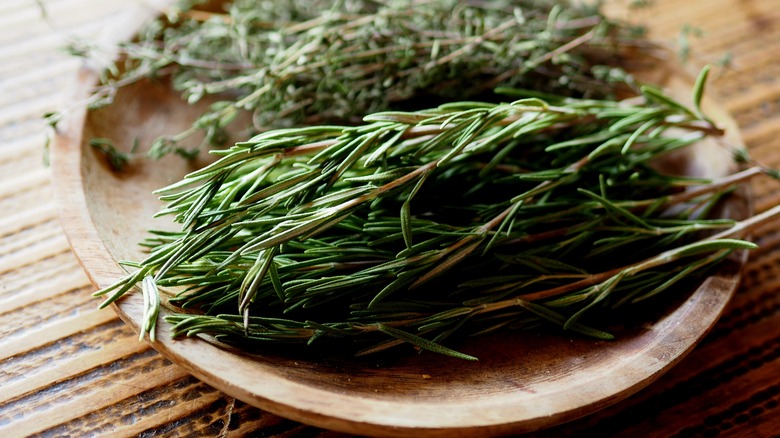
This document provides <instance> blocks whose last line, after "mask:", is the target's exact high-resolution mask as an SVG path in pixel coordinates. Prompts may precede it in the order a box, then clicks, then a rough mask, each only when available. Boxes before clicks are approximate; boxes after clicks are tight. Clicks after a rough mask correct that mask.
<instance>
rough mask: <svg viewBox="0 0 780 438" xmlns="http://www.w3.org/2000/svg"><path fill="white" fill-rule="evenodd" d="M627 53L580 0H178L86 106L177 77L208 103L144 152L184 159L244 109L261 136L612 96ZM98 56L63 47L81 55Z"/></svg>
mask: <svg viewBox="0 0 780 438" xmlns="http://www.w3.org/2000/svg"><path fill="white" fill-rule="evenodd" d="M192 3H197V2H192ZM633 44H634V40H633V36H632V35H631V33H630V31H629V29H627V28H624V27H622V26H620V25H618V24H616V23H612V22H611V21H609V20H607V19H606V18H605V17H604V16H603V15H602V14H601V12H600V11H599V10H598V8H597V7H595V6H588V5H586V4H585V2H573V3H568V2H563V1H552V0H535V1H528V0H526V1H520V2H516V1H508V0H500V1H491V2H482V1H466V2H463V1H457V0H445V1H428V0H412V1H407V0H403V1H402V0H384V1H368V0H366V1H360V0H358V1H349V2H341V1H334V0H315V1H311V0H273V1H267V2H263V3H262V4H260V3H258V2H256V1H254V0H237V1H233V2H231V3H230V4H229V6H228V7H227V11H224V12H206V11H202V10H197V9H192V8H190V7H189V5H187V4H184V5H183V6H180V7H179V8H176V9H174V10H171V11H170V13H169V14H167V16H165V17H163V18H161V19H159V20H157V21H155V22H153V23H152V24H151V25H149V26H147V27H146V29H145V30H144V31H143V32H142V33H141V34H140V35H139V37H138V39H137V41H135V42H133V43H129V44H125V45H123V46H122V47H121V48H120V49H119V51H120V53H121V54H122V58H121V59H122V61H121V62H120V63H118V64H116V65H112V66H110V68H108V69H107V70H106V72H105V74H104V75H103V78H102V82H103V86H102V87H101V88H100V89H98V91H97V92H96V94H95V96H94V97H93V101H92V103H91V104H92V105H93V106H96V105H101V104H106V103H110V102H111V100H112V97H113V95H114V93H116V91H117V89H119V88H121V87H122V86H124V85H127V84H129V83H132V82H135V81H138V80H141V79H151V80H160V78H171V81H172V85H173V87H174V88H176V89H177V90H180V91H181V93H182V97H183V98H184V99H185V100H186V101H187V102H189V103H195V102H197V101H200V100H202V99H204V98H205V97H207V96H213V97H214V98H215V99H218V101H217V102H215V103H213V104H212V105H211V107H210V109H209V110H208V111H207V112H206V113H204V114H203V115H202V116H201V117H199V118H198V120H196V121H195V122H194V124H193V125H192V127H191V128H190V129H187V130H185V131H184V132H179V133H171V134H170V135H168V136H165V137H162V138H160V139H158V140H157V141H156V142H155V143H154V145H153V147H152V148H151V150H150V154H151V155H152V156H155V157H159V156H162V155H165V154H167V153H169V152H176V153H179V154H181V155H183V156H186V157H190V156H192V155H194V154H195V153H196V152H197V149H198V147H197V145H196V146H195V147H194V148H193V145H192V144H191V143H190V142H187V141H185V140H186V139H188V138H189V137H190V136H192V135H193V134H194V133H196V132H203V133H205V139H206V140H205V141H206V142H207V143H209V144H210V145H212V146H213V145H220V144H222V143H223V142H224V141H225V139H226V138H227V137H226V135H225V130H226V128H227V127H228V126H230V125H231V124H232V123H233V122H234V120H235V119H236V118H237V117H238V115H239V114H240V113H247V112H248V113H251V114H252V121H253V126H252V127H250V131H254V132H261V131H263V130H267V129H268V128H280V127H282V128H283V127H292V126H299V125H300V124H302V123H304V124H311V123H318V124H319V123H333V122H337V123H342V124H344V123H347V124H351V123H359V121H360V117H362V116H363V115H365V114H368V113H373V112H377V111H383V110H387V109H401V108H410V107H412V106H415V105H416V106H418V107H419V106H420V105H421V102H430V101H434V102H437V101H438V102H442V101H450V100H464V99H469V98H472V97H475V96H483V97H484V96H485V95H489V94H490V92H491V91H492V89H493V88H495V87H496V86H510V87H522V88H527V89H535V90H547V91H548V92H554V93H555V94H563V95H573V96H584V97H604V96H606V95H608V94H610V93H612V92H613V91H614V86H613V85H612V84H610V83H609V79H610V78H613V77H619V78H620V80H624V79H625V78H626V76H625V74H616V72H615V71H616V70H619V68H618V65H619V62H620V59H621V56H620V53H621V49H623V48H625V47H626V46H630V45H633ZM98 50H101V48H99V47H93V46H91V45H90V43H89V42H84V41H82V42H79V43H75V44H74V45H73V46H72V47H71V52H72V53H73V54H74V55H78V56H90V55H91V54H93V53H94V52H95V51H98ZM422 106H423V107H428V106H431V104H430V103H425V104H423V105H422ZM241 128H243V127H241Z"/></svg>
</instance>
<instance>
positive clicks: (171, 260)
mask: <svg viewBox="0 0 780 438" xmlns="http://www.w3.org/2000/svg"><path fill="white" fill-rule="evenodd" d="M704 75H706V71H705V72H704ZM704 75H703V76H704ZM703 87H704V80H703V78H702V80H700V81H697V85H696V87H695V89H694V92H693V107H692V108H693V109H691V108H689V107H688V106H686V105H683V104H681V103H679V102H677V101H676V100H674V99H672V98H670V97H669V96H667V95H665V94H664V93H662V92H661V91H660V90H658V89H656V88H653V87H649V86H645V87H642V88H641V90H642V95H641V96H639V97H635V98H632V99H627V100H623V101H613V100H599V99H587V98H570V97H553V96H546V97H545V98H544V99H543V98H540V97H526V98H520V99H518V100H515V101H513V102H511V103H498V104H495V103H484V102H453V103H448V104H444V105H441V106H438V107H436V108H431V109H426V110H421V111H412V112H400V111H392V112H379V113H375V114H372V115H369V116H367V117H365V118H364V123H363V124H360V125H357V126H338V125H322V126H312V127H304V128H291V129H279V130H272V131H267V132H264V133H261V134H258V135H256V136H255V137H253V138H252V139H250V140H248V141H245V142H240V143H237V144H236V145H234V146H233V147H231V148H229V149H226V150H220V151H215V152H214V153H215V154H217V155H219V156H220V159H219V160H217V161H216V162H215V163H213V164H211V165H209V166H207V167H204V168H202V169H200V170H197V171H195V172H193V173H191V174H189V175H187V176H186V177H185V178H184V179H183V180H182V181H180V182H178V183H176V184H173V185H171V186H169V187H167V188H164V189H161V190H160V191H159V192H158V194H160V196H161V199H163V200H164V201H166V202H167V203H168V204H167V207H166V208H165V209H163V210H162V211H161V212H160V215H168V216H171V217H172V218H173V220H174V221H176V222H178V223H179V224H180V225H181V231H178V232H156V233H155V234H154V235H153V236H152V237H150V239H149V240H148V241H147V242H146V245H147V246H148V247H149V250H150V252H149V256H148V257H147V258H146V259H145V260H143V261H141V262H139V263H135V262H127V265H128V266H129V267H132V268H134V269H135V270H134V271H133V272H132V273H130V274H129V275H128V276H127V277H126V278H124V279H122V280H121V281H119V282H117V283H116V284H115V285H113V286H111V287H108V288H106V289H104V290H101V291H99V292H98V295H105V296H106V297H107V298H106V300H105V302H104V305H107V304H109V303H111V302H114V301H115V300H117V299H119V298H120V297H121V296H123V295H124V294H125V293H127V292H128V291H129V290H130V289H131V288H132V287H133V286H134V285H135V284H136V283H139V282H143V284H144V295H145V296H146V295H147V294H151V293H153V292H154V291H158V292H159V293H165V294H170V296H168V303H167V304H166V305H168V306H171V308H172V309H176V308H178V309H180V310H179V311H174V313H172V314H170V315H168V316H166V321H167V322H168V323H171V324H173V332H174V334H175V335H177V336H185V335H186V336H193V335H202V334H206V335H209V336H212V337H213V338H214V339H216V340H218V341H219V342H222V343H227V344H233V345H241V346H243V347H248V346H251V345H255V344H258V345H264V344H268V343H303V344H313V343H316V342H318V340H320V339H324V338H329V339H348V340H353V341H354V342H355V343H356V345H357V346H358V347H357V348H361V350H360V353H359V354H368V353H374V352H377V351H382V350H385V349H387V348H391V347H394V346H397V345H400V344H404V343H410V344H414V345H415V346H417V347H418V348H421V349H426V350H431V351H435V352H438V353H442V354H447V355H452V356H455V357H459V358H463V359H475V358H474V357H472V356H469V355H467V354H464V353H461V352H458V351H456V350H453V349H451V348H449V347H446V346H444V343H445V341H446V340H447V339H448V338H449V337H450V336H452V335H454V334H459V335H463V334H472V335H476V334H485V333H490V332H494V331H496V330H499V329H503V328H509V327H514V328H529V327H534V326H537V325H539V324H540V323H545V322H546V323H553V324H555V325H558V326H561V327H563V328H564V329H568V330H572V331H575V332H580V333H583V334H585V335H589V336H595V337H599V338H605V339H607V338H610V337H611V336H612V335H610V334H609V333H607V332H605V331H603V330H601V329H598V328H595V327H592V326H591V325H590V324H588V323H587V316H588V314H589V313H591V312H595V311H605V310H606V311H609V310H612V309H615V308H618V307H621V306H625V305H629V304H632V303H636V302H641V301H643V300H646V299H649V298H651V297H653V296H656V295H657V294H660V293H662V292H664V291H666V290H668V289H670V288H672V287H673V286H674V285H675V284H677V283H678V282H680V281H682V280H684V279H686V278H689V277H691V276H694V275H700V274H702V273H704V272H706V271H707V269H709V268H711V267H713V266H715V264H716V263H718V262H719V261H721V260H722V259H723V258H724V257H726V256H727V255H728V254H729V253H731V252H732V251H734V250H742V249H750V248H754V247H755V245H754V244H752V243H750V242H747V241H743V240H739V239H738V237H740V235H738V234H737V232H736V231H735V230H743V229H744V227H745V225H740V224H738V223H735V222H734V221H733V220H730V219H711V218H708V213H709V212H710V211H711V210H712V209H713V208H715V206H716V205H717V204H718V202H719V201H720V200H721V199H723V197H724V196H727V195H728V193H729V192H730V191H731V190H733V188H734V187H735V186H736V184H737V183H738V182H740V181H741V180H743V178H747V177H749V176H751V175H755V174H757V171H746V172H745V174H743V175H741V176H733V177H727V178H724V179H722V180H720V181H709V180H701V179H694V178H690V177H685V176H676V175H669V174H664V173H662V172H660V171H658V170H657V169H656V168H655V167H654V162H655V160H656V159H658V158H660V157H663V156H665V155H666V154H668V153H669V152H672V151H675V150H679V149H682V148H686V147H688V146H690V145H692V144H694V143H696V142H698V141H700V140H702V139H703V138H704V137H705V136H707V135H719V134H721V133H722V131H720V129H718V128H717V127H716V126H714V125H713V123H712V121H710V120H709V119H708V118H706V117H704V116H703V115H702V114H701V111H700V110H699V108H700V105H699V103H700V100H701V96H702V92H703ZM510 94H512V95H514V96H519V95H522V94H523V91H522V90H512V91H511V93H510ZM718 231H720V234H716V235H715V236H714V237H712V236H711V237H706V235H703V234H702V233H703V232H704V233H706V232H710V233H715V232H718ZM735 237H736V238H735ZM158 288H159V289H158ZM174 291H175V292H174ZM147 301H148V302H149V303H150V304H149V305H148V306H147V311H146V321H147V323H146V324H144V327H145V329H146V330H147V331H151V332H153V325H152V323H151V321H152V320H155V319H156V313H155V312H156V311H157V309H156V308H155V307H154V305H153V303H154V302H155V301H154V300H153V299H151V298H148V299H147ZM192 312H194V313H192Z"/></svg>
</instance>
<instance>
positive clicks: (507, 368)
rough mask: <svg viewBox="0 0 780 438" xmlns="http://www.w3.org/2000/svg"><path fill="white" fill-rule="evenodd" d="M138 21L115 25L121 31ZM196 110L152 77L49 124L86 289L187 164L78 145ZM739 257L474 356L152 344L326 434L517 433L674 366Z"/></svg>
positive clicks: (489, 343)
mask: <svg viewBox="0 0 780 438" xmlns="http://www.w3.org/2000/svg"><path fill="white" fill-rule="evenodd" d="M147 14H148V12H147ZM142 16H143V14H141V15H138V17H142ZM140 21H141V20H140V19H136V20H129V21H128V24H127V25H126V26H125V27H124V28H123V29H122V32H123V33H124V36H123V37H129V36H130V35H131V34H132V31H133V30H134V29H136V27H135V26H137V25H138V24H139V22H140ZM122 32H120V34H122ZM655 74H656V75H657V76H655V77H654V80H655V81H656V82H658V81H661V83H662V84H663V85H664V86H666V87H668V88H669V89H671V90H672V92H673V93H675V92H678V91H684V92H685V93H688V92H689V91H688V90H689V89H690V84H691V80H690V79H689V78H687V77H685V76H684V75H682V74H680V73H678V72H677V71H674V70H670V69H666V68H663V67H657V68H656V69H655ZM659 74H660V75H659ZM95 82H96V74H95V73H94V72H92V71H87V70H85V71H82V72H81V73H80V74H79V77H78V79H77V85H78V87H77V91H76V96H75V98H74V101H79V100H82V99H84V98H85V97H86V96H87V95H88V93H89V90H90V88H91V87H92V86H93V85H94V84H95ZM708 108H709V109H708V110H707V111H708V113H709V114H711V115H712V116H713V117H714V118H715V119H717V120H719V124H720V125H721V126H723V127H725V128H726V130H727V132H728V137H729V139H730V142H731V143H733V144H740V140H739V135H738V132H737V129H736V126H735V124H734V122H733V121H732V120H731V119H730V118H728V116H726V115H725V113H724V112H723V111H722V110H721V109H720V107H718V106H717V105H713V104H711V103H710V104H709V106H708ZM200 109H201V108H197V107H190V106H188V105H186V104H184V103H182V101H181V100H179V98H178V97H177V96H176V95H175V94H174V92H172V91H171V90H170V89H169V88H168V87H167V86H165V85H164V84H159V83H151V82H141V83H138V84H135V85H133V86H130V87H127V88H124V89H122V90H121V92H120V93H119V94H118V95H117V98H116V103H115V104H113V105H111V106H108V107H106V108H103V109H100V110H97V111H91V112H88V111H86V110H85V109H78V110H75V111H74V112H72V113H71V114H70V116H69V117H68V118H67V120H66V121H65V122H64V123H63V124H62V125H61V126H60V130H59V132H58V135H57V137H56V141H55V142H54V144H53V149H52V163H53V174H54V186H55V190H56V197H57V200H58V203H59V210H60V216H61V221H62V225H63V227H64V229H65V232H66V234H67V236H68V239H69V240H70V243H71V245H72V247H73V249H74V251H75V253H76V255H77V256H78V258H79V259H80V261H81V263H82V265H83V267H84V269H85V271H86V272H87V274H88V275H89V278H90V279H91V281H92V282H93V283H94V285H95V286H96V287H98V288H103V287H106V286H108V285H110V284H112V283H114V282H115V281H116V280H117V279H118V278H120V277H121V276H123V275H124V274H125V271H124V270H123V269H122V268H121V267H120V266H119V265H118V263H117V262H118V261H120V260H138V259H140V258H141V257H142V256H143V253H142V250H141V248H140V247H139V246H138V242H140V241H141V240H142V239H143V238H144V237H146V231H147V230H148V229H150V228H155V229H161V228H166V227H168V228H170V227H171V224H170V223H168V222H166V221H167V220H168V219H167V218H163V219H151V217H152V215H153V214H154V213H155V212H156V211H157V210H158V209H159V208H160V207H161V204H160V202H159V201H158V200H157V198H156V197H155V196H154V195H152V191H153V190H154V189H157V188H159V187H162V186H165V185H167V184H169V183H172V182H174V181H177V180H178V179H180V178H181V177H182V176H183V175H184V174H185V173H187V172H189V171H191V170H193V165H192V164H190V163H186V162H185V161H184V160H181V159H179V158H177V157H168V158H165V159H163V160H161V161H148V160H147V161H142V162H136V163H134V164H133V165H131V166H130V167H129V168H128V169H127V170H126V171H123V172H120V173H117V172H114V171H112V170H111V169H110V167H109V166H108V165H107V163H106V161H105V159H104V157H103V156H101V155H100V154H99V153H97V152H96V151H95V150H94V148H92V147H90V146H89V140H90V139H92V138H95V137H105V138H110V139H112V140H113V141H114V142H115V144H116V145H117V146H118V147H120V148H123V149H126V150H127V149H129V148H130V146H131V145H132V143H133V141H134V140H135V139H136V138H137V139H138V140H139V141H140V144H141V145H148V144H150V142H151V140H153V139H154V138H156V137H157V136H158V135H160V134H162V133H171V132H178V131H179V130H180V129H183V128H184V127H185V126H188V125H189V124H190V122H191V120H192V118H193V117H195V115H196V114H198V111H199V110H200ZM691 151H692V153H691V154H689V155H688V156H687V157H684V159H683V162H682V163H683V164H685V166H686V169H687V170H686V172H688V173H691V174H695V175H706V176H717V175H723V174H725V173H727V172H729V171H730V165H729V163H730V158H729V155H728V154H727V153H726V152H725V151H723V150H722V149H720V148H719V147H717V146H715V145H713V144H711V143H707V142H703V143H701V144H699V145H697V146H696V148H694V149H692V150H691ZM749 213H750V208H749V202H748V198H747V197H746V196H745V195H744V193H743V194H742V196H735V197H732V198H731V199H730V200H729V201H728V202H727V204H726V206H725V210H724V213H723V214H724V215H725V216H728V217H733V218H737V219H741V218H744V217H746V216H747V215H748V214H749ZM744 259H745V254H744V253H742V252H740V253H738V254H735V255H734V256H733V257H731V259H729V260H728V261H727V262H726V263H725V264H724V265H723V266H722V267H721V268H720V269H719V271H718V272H717V273H716V274H714V275H712V276H710V277H708V278H707V279H706V280H705V281H704V282H703V283H702V284H701V285H700V286H699V287H697V288H695V289H694V290H678V291H676V298H675V299H676V301H675V302H673V303H670V304H669V305H668V306H667V307H664V308H659V309H655V310H654V312H649V313H643V315H644V316H643V319H642V320H641V321H638V322H636V323H632V324H630V325H626V326H625V327H616V328H613V332H615V333H616V335H617V340H614V341H598V340H592V339H586V338H582V337H579V336H576V335H570V334H561V333H555V334H549V333H548V334H545V333H530V332H520V333H503V334H501V335H500V336H491V337H485V338H479V339H476V340H473V341H467V342H465V343H463V344H459V345H458V346H457V348H458V349H460V350H462V351H464V352H466V353H469V354H473V355H476V356H478V357H479V358H480V361H479V362H478V363H473V362H466V361H461V360H457V359H451V358H446V357H440V356H438V355H434V354H422V355H414V356H404V357H400V358H397V359H393V360H389V359H387V358H382V359H377V358H374V359H371V358H369V359H361V360H355V359H350V358H339V357H331V358H325V359H319V360H315V359H312V358H306V357H300V356H292V355H283V354H280V353H276V354H272V353H269V354H256V355H252V356H249V355H244V354H240V353H237V352H234V351H228V350H225V349H220V348H218V347H216V346H214V345H211V344H209V343H207V342H204V341H202V340H199V339H181V340H172V339H171V337H170V330H169V329H170V327H169V326H168V325H167V324H165V323H161V325H160V327H159V329H158V341H157V342H156V343H154V344H153V345H152V346H153V347H154V348H155V349H157V350H158V351H159V352H160V353H162V354H163V355H164V356H166V357H167V358H169V359H170V360H172V361H173V362H175V363H177V364H179V365H181V366H182V367H184V368H185V369H186V370H187V371H189V372H190V373H192V374H193V375H195V376H196V377H198V378H199V379H201V380H203V381H205V382H207V383H208V384H210V385H212V386H214V387H215V388H218V389H220V390H221V391H224V392H225V393H227V394H230V395H232V396H234V397H236V398H238V399H240V400H242V401H244V402H246V403H249V404H252V405H254V406H257V407H259V408H261V409H265V410H267V411H269V412H273V413H275V414H278V415H280V416H283V417H286V418H290V419H293V420H297V421H300V422H303V423H308V424H312V425H316V426H320V427H323V428H327V429H333V430H339V431H344V432H350V433H356V434H363V435H383V436H401V435H407V436H408V435H413V436H448V437H454V436H488V435H500V434H508V433H518V432H527V431H533V430H538V429H540V428H544V427H548V426H551V425H555V424H559V423H562V422H566V421H569V420H573V419H575V418H578V417H581V416H584V415H586V414H589V413H592V412H594V411H596V410H598V409H601V408H603V407H605V406H607V405H610V404H612V403H615V402H617V401H619V400H621V399H623V398H625V397H627V396H629V395H630V394H633V393H635V392H636V391H638V390H640V389H641V388H643V387H645V386H646V385H648V384H649V383H651V382H652V381H653V380H655V379H656V378H658V377H659V376H660V375H661V374H662V373H663V372H665V371H666V370H668V369H669V368H670V367H672V366H673V365H674V364H676V363H677V362H678V361H679V360H680V359H681V358H682V357H683V356H684V355H685V354H686V353H688V352H689V351H690V350H691V349H692V348H693V347H694V345H695V344H696V343H697V342H698V341H699V340H700V339H701V338H702V337H703V336H704V335H705V334H706V333H707V331H708V330H709V329H710V327H711V326H712V325H713V324H714V322H715V321H716V319H717V318H718V316H719V315H720V313H721V311H722V310H723V308H724V306H725V305H726V303H727V302H728V300H729V299H730V297H731V296H732V294H733V292H734V290H735V289H736V287H737V285H738V282H739V280H740V275H739V270H740V268H741V265H742V264H743V263H744ZM669 293H670V294H674V293H675V292H671V291H670V292H669ZM96 304H97V301H96ZM114 309H115V310H116V311H117V312H118V313H119V315H120V316H121V317H122V319H123V320H124V321H126V322H127V323H128V324H129V325H131V326H132V327H133V328H134V329H135V330H136V331H138V329H139V321H140V320H141V315H142V299H141V296H140V294H136V293H132V294H130V295H129V296H127V297H126V298H125V299H122V300H120V301H119V302H118V303H117V304H116V306H115V307H114Z"/></svg>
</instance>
